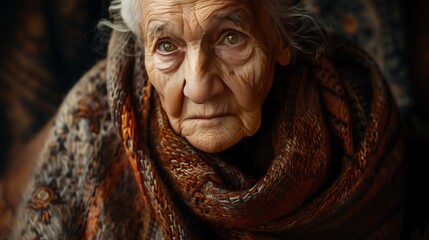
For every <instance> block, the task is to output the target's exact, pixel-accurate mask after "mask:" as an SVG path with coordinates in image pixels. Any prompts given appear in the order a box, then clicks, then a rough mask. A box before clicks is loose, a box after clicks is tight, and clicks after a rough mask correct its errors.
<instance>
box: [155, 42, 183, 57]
mask: <svg viewBox="0 0 429 240" xmlns="http://www.w3.org/2000/svg"><path fill="white" fill-rule="evenodd" d="M177 49H178V48H177V46H176V45H175V44H174V43H172V42H170V41H161V42H159V43H158V44H157V46H156V50H157V51H158V52H160V53H162V54H170V53H173V52H175V51H176V50H177Z"/></svg>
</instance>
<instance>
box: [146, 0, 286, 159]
mask: <svg viewBox="0 0 429 240" xmlns="http://www.w3.org/2000/svg"><path fill="white" fill-rule="evenodd" d="M253 2H254V3H252V1H246V0H175V1H172V0H144V1H142V5H141V14H142V16H143V18H142V19H141V21H140V25H139V26H140V30H141V32H142V40H143V43H144V49H145V66H146V70H147V73H148V76H149V80H150V82H151V83H152V85H153V86H154V87H155V89H156V90H157V92H158V93H159V95H160V98H161V103H162V106H163V108H164V110H165V112H166V114H167V116H168V119H169V122H170V124H171V127H172V128H173V130H174V131H175V132H176V133H177V134H179V135H181V136H182V137H184V138H186V139H187V140H188V141H189V142H190V143H191V144H192V145H193V146H194V147H196V148H198V149H200V150H203V151H206V152H211V153H213V152H219V151H222V150H225V149H227V148H229V147H231V146H232V145H234V144H235V143H237V142H238V141H240V139H242V138H243V137H246V136H251V135H253V134H254V133H255V132H256V131H257V130H258V128H259V126H260V122H261V110H262V105H263V102H264V100H265V98H266V96H267V94H268V92H269V90H270V87H271V84H272V81H273V72H274V65H275V59H276V52H277V51H278V50H279V48H280V47H279V46H280V41H279V40H278V38H277V37H276V36H277V35H276V34H275V30H274V27H273V24H272V23H271V20H270V18H269V17H268V15H267V14H266V13H265V12H263V10H262V6H260V5H258V3H257V2H259V1H253Z"/></svg>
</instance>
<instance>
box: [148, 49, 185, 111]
mask: <svg viewBox="0 0 429 240" xmlns="http://www.w3.org/2000/svg"><path fill="white" fill-rule="evenodd" d="M145 67H146V71H147V74H148V77H149V81H150V82H151V84H152V85H153V87H154V88H155V90H156V91H157V92H158V94H159V95H160V98H161V104H162V106H163V108H164V110H165V111H166V113H167V115H168V116H169V117H179V116H180V114H181V111H182V103H183V92H182V89H183V84H184V81H183V79H182V78H181V77H180V76H181V71H176V72H169V73H165V72H163V71H162V69H160V68H158V66H157V65H156V64H155V63H154V59H151V58H148V59H145Z"/></svg>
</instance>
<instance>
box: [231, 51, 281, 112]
mask: <svg viewBox="0 0 429 240" xmlns="http://www.w3.org/2000/svg"><path fill="white" fill-rule="evenodd" d="M273 71H274V64H273V61H269V60H268V57H267V55H266V54H265V53H264V52H263V51H262V50H259V51H256V52H255V54H254V55H253V56H252V57H251V58H250V59H249V60H248V62H247V63H246V64H244V65H242V66H240V67H238V68H235V70H234V71H233V77H231V78H229V81H228V83H227V85H229V87H230V89H231V91H232V92H233V94H234V96H235V98H236V100H237V102H238V104H239V105H240V107H241V108H242V109H243V110H245V111H251V110H255V108H259V107H262V104H263V102H264V100H265V97H266V96H267V94H268V92H269V90H270V87H271V83H272V76H273V74H272V72H273ZM229 75H230V76H231V75H232V74H231V73H230V74H229Z"/></svg>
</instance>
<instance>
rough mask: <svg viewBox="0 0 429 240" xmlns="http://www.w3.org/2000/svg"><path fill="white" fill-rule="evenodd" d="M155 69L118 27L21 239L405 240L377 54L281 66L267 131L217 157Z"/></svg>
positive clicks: (79, 96)
mask: <svg viewBox="0 0 429 240" xmlns="http://www.w3.org/2000/svg"><path fill="white" fill-rule="evenodd" d="M143 66H144V64H143V53H142V51H141V50H140V48H139V47H138V44H134V41H133V40H132V38H131V37H130V35H128V34H124V33H117V32H114V33H113V36H112V38H111V41H110V46H109V52H108V56H107V60H105V61H102V62H100V63H98V64H97V65H96V66H94V68H93V69H92V70H90V71H89V72H88V73H87V74H86V75H85V76H84V77H83V78H82V79H81V80H80V82H79V83H78V84H77V85H76V86H75V87H74V88H73V89H72V91H71V92H70V93H69V95H68V96H67V98H66V99H65V101H64V103H63V105H62V107H61V108H60V110H59V112H58V114H57V116H56V120H55V124H54V126H52V131H51V135H50V137H49V139H48V140H47V143H46V145H45V149H44V151H43V154H42V155H41V158H40V161H39V163H38V167H37V168H36V171H35V174H34V177H33V178H32V179H33V180H32V181H31V183H30V184H29V187H28V191H27V193H26V195H25V197H24V202H23V203H22V204H21V207H20V208H19V209H20V210H19V213H18V219H17V223H16V224H15V227H14V229H13V234H12V238H17V239H34V238H39V239H45V238H46V239H63V238H64V239H71V238H73V239H74V238H77V239H82V238H91V239H92V238H97V239H202V238H208V239H356V238H357V239H370V238H377V239H380V238H382V239H395V238H399V236H400V233H401V225H402V215H403V209H404V171H403V161H402V145H403V144H402V137H401V136H402V134H401V131H400V122H399V116H398V113H397V108H396V106H395V104H394V101H393V100H392V96H391V94H390V92H389V90H388V87H387V85H386V83H385V82H384V80H383V79H382V76H381V75H380V73H379V70H378V68H377V67H376V65H375V64H374V62H373V61H372V60H371V59H370V58H369V57H368V56H367V55H366V54H365V53H364V52H362V51H360V50H358V49H355V48H353V47H351V46H348V45H346V44H342V45H340V46H339V47H338V48H336V49H335V50H334V51H333V53H332V55H330V56H329V57H320V58H319V59H317V60H312V61H302V62H297V63H295V66H291V67H280V66H278V67H277V69H276V76H275V81H274V85H273V88H272V90H271V93H270V95H269V97H268V98H267V100H266V103H265V105H264V118H263V122H262V126H261V128H260V130H259V131H258V133H256V135H255V136H253V137H249V138H248V139H244V140H242V142H241V143H239V144H238V146H236V147H233V150H227V151H225V152H222V153H217V154H208V153H204V152H202V151H199V150H198V149H196V148H194V147H193V146H192V145H190V144H189V143H188V142H187V141H186V140H185V139H184V138H182V137H180V136H178V135H177V134H175V133H174V132H173V131H172V129H171V128H170V126H169V123H168V119H167V117H166V115H165V113H164V111H163V109H162V106H161V104H160V100H159V97H158V95H157V93H156V91H155V90H154V89H153V88H152V86H151V85H150V83H149V81H148V79H147V75H146V73H145V70H144V67H143Z"/></svg>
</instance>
